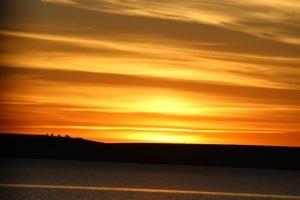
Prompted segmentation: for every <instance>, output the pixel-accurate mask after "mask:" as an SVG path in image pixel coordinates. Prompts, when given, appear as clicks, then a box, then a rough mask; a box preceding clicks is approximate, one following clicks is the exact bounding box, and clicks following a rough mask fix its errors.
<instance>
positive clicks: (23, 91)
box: [0, 0, 300, 146]
mask: <svg viewBox="0 0 300 200" xmlns="http://www.w3.org/2000/svg"><path fill="white" fill-rule="evenodd" d="M0 13H1V14H0V17H1V18H0V19H1V20H0V70H1V73H0V86H1V93H0V112H1V116H0V124H1V127H0V132H6V133H25V134H29V133H35V134H51V133H53V134H54V135H57V134H62V135H64V134H68V135H70V136H72V137H82V138H86V139H91V140H96V141H101V142H161V143H165V142H170V143H197V144H198V143H199V144H202V143H208V144H247V145H275V146H300V25H299V24H300V15H299V13H300V2H299V1H298V0H285V1H281V0H252V1H245V0H224V1H217V0H189V1H181V0H22V1H19V0H2V1H1V2H0Z"/></svg>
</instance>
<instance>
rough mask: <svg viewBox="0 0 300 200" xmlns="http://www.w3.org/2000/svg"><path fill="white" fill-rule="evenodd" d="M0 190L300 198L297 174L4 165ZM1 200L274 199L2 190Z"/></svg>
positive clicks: (65, 164)
mask: <svg viewBox="0 0 300 200" xmlns="http://www.w3.org/2000/svg"><path fill="white" fill-rule="evenodd" d="M0 173H1V174H0V175H1V176H0V184H24V185H26V184H36V185H65V186H97V187H118V188H124V187H125V188H147V189H148V188H150V189H172V190H193V191H194V190H195V191H212V192H226V193H228V192H231V193H251V194H252V193H253V194H275V195H300V171H288V170H262V169H239V168H218V167H203V166H179V165H177V166H171V165H154V164H134V163H105V162H82V161H57V160H29V159H25V160H23V159H2V160H1V166H0ZM0 199H30V200H31V199H116V200H123V199H124V200H125V199H126V200H127V199H130V200H131V199H132V200H136V199H153V200H155V199H157V200H160V199H175V200H177V199H188V200H189V199H272V198H250V197H246V198H243V197H226V196H222V197H221V196H206V195H189V194H160V193H139V192H120V191H117V192H115V191H87V190H61V189H37V188H30V189H28V188H5V187H0Z"/></svg>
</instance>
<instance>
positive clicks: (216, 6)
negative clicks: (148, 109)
mask: <svg viewBox="0 0 300 200" xmlns="http://www.w3.org/2000/svg"><path fill="white" fill-rule="evenodd" d="M50 2H51V1H50ZM52 2H53V3H55V2H56V1H52ZM57 2H64V1H57ZM72 3H73V5H74V6H76V7H79V8H84V9H90V10H95V11H101V12H111V13H116V14H122V15H133V16H147V17H154V18H161V19H172V20H179V21H189V22H196V23H204V24H212V25H215V26H222V27H225V28H228V29H233V30H236V31H242V32H247V33H249V34H253V35H256V36H258V37H262V38H266V39H271V40H276V41H280V42H285V43H291V44H297V45H299V44H300V38H299V36H297V32H298V29H299V25H298V24H299V21H300V19H299V17H298V16H299V15H298V13H299V12H300V6H299V2H298V1H297V0H287V1H269V0H263V1H260V0H257V1H256V0H255V1H237V0H226V1H222V2H220V1H207V0H192V1H180V0H171V1H147V0H128V1H122V0H90V1H81V0H72ZM287 29H288V31H287Z"/></svg>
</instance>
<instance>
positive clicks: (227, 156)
mask: <svg viewBox="0 0 300 200" xmlns="http://www.w3.org/2000/svg"><path fill="white" fill-rule="evenodd" d="M0 141H1V145H0V157H2V158H33V159H58V160H87V161H110V162H135V163H157V164H169V165H173V164H180V165H206V166H219V167H240V168H262V169H289V170H300V147H271V146H245V145H206V144H199V145H195V144H148V143H119V144H117V143H114V144H108V143H99V142H94V141H89V140H84V139H81V138H70V137H57V136H46V135H21V134H4V133H2V134H0Z"/></svg>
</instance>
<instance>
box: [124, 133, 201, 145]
mask: <svg viewBox="0 0 300 200" xmlns="http://www.w3.org/2000/svg"><path fill="white" fill-rule="evenodd" d="M126 138H127V139H129V140H131V141H136V142H142V143H181V144H197V143H198V144H199V143H203V142H204V140H203V139H202V138H201V137H200V136H192V135H184V134H176V133H154V132H139V133H134V134H130V133H129V134H127V136H126Z"/></svg>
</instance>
